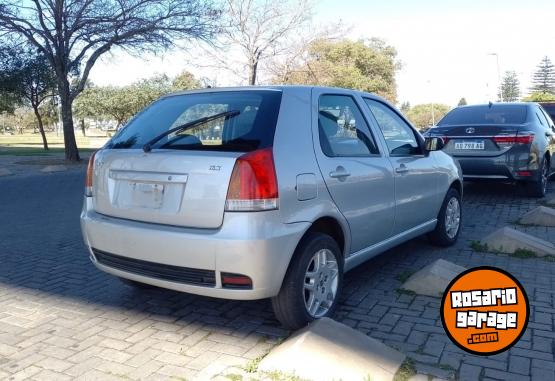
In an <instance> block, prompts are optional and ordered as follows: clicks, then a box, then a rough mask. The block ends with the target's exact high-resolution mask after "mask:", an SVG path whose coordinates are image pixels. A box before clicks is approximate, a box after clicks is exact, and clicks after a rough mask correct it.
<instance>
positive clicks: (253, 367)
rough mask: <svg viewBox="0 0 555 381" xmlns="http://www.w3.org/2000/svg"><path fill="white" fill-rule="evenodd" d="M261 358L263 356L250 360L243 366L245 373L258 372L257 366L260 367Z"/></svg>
mask: <svg viewBox="0 0 555 381" xmlns="http://www.w3.org/2000/svg"><path fill="white" fill-rule="evenodd" d="M263 358H264V356H259V357H257V358H255V359H253V360H250V361H249V362H248V363H247V365H245V368H244V369H245V371H246V372H247V373H256V371H257V370H258V365H260V361H262V359H263Z"/></svg>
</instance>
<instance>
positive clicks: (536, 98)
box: [522, 91, 555, 102]
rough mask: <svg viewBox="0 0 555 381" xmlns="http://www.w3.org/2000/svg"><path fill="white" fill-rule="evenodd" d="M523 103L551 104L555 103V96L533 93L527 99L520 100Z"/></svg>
mask: <svg viewBox="0 0 555 381" xmlns="http://www.w3.org/2000/svg"><path fill="white" fill-rule="evenodd" d="M522 101H523V102H553V101H555V94H551V93H542V92H539V91H537V92H534V93H531V94H530V95H528V96H527V97H524V98H522Z"/></svg>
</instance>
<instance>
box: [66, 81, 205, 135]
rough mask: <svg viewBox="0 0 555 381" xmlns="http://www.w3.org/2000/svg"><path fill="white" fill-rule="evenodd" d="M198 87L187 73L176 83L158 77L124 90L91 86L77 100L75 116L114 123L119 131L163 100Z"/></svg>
mask: <svg viewBox="0 0 555 381" xmlns="http://www.w3.org/2000/svg"><path fill="white" fill-rule="evenodd" d="M199 86H200V83H199V81H198V80H197V79H196V78H195V77H194V76H193V75H192V74H191V73H188V72H183V73H181V74H179V75H178V76H177V77H175V78H174V79H173V80H171V79H170V78H168V77H167V76H166V75H157V76H154V77H152V78H148V79H142V80H139V81H137V82H135V83H133V84H131V85H128V86H123V87H115V86H91V87H90V88H87V89H85V90H84V91H83V92H82V93H81V95H80V96H79V97H78V98H77V99H76V100H75V115H76V116H78V117H80V118H91V119H95V120H115V121H116V123H117V127H120V126H121V125H123V124H124V123H125V122H126V121H127V120H129V119H130V118H131V117H132V116H133V115H135V114H136V113H138V112H139V111H141V110H142V109H143V108H145V107H146V106H147V105H149V104H150V103H152V102H153V101H155V100H156V99H158V98H160V96H162V95H164V94H167V93H170V92H172V91H178V90H188V89H192V88H198V87H199Z"/></svg>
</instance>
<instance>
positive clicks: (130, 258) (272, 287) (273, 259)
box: [81, 86, 462, 328]
mask: <svg viewBox="0 0 555 381" xmlns="http://www.w3.org/2000/svg"><path fill="white" fill-rule="evenodd" d="M442 146H443V141H442V140H441V138H429V139H428V140H424V138H423V137H422V136H421V135H420V134H419V133H418V132H417V131H416V130H414V128H413V127H412V126H411V125H410V123H408V122H407V121H406V119H405V118H404V117H403V116H402V115H401V114H400V113H399V112H398V111H397V110H395V108H393V107H392V106H391V105H390V104H388V103H387V102H385V101H384V100H383V99H381V98H379V97H377V96H375V95H372V94H367V93H362V92H357V91H352V90H344V89H338V88H321V87H296V86H292V87H288V86H285V87H246V88H227V89H206V90H200V91H191V92H184V93H178V94H172V95H168V96H165V97H163V98H161V99H159V100H158V101H156V102H154V103H153V104H152V105H150V106H149V107H147V108H146V109H145V110H144V111H142V112H141V113H140V114H138V115H137V116H136V117H135V118H134V119H133V120H131V121H130V122H129V123H128V124H127V126H126V127H125V128H123V129H122V130H120V131H119V132H118V133H117V134H116V135H115V136H114V137H113V138H112V139H111V140H110V141H109V142H108V143H107V144H106V145H105V146H104V147H103V148H102V149H101V150H99V151H98V152H97V153H96V154H95V155H94V156H93V157H91V159H90V162H89V167H88V170H87V180H86V190H85V202H84V206H83V211H82V214H81V227H82V231H83V236H84V239H85V242H86V244H87V246H88V247H89V249H90V256H91V260H92V261H93V263H94V264H95V265H96V266H97V267H98V268H99V269H101V270H103V271H106V272H108V273H111V274H113V275H115V276H118V277H120V278H122V279H124V280H125V281H126V282H130V283H132V284H135V285H137V286H140V285H141V284H149V285H154V286H159V287H164V288H169V289H173V290H179V291H184V292H189V293H193V294H199V295H205V296H211V297H218V298H226V299H241V300H247V299H262V298H272V305H273V308H274V311H275V314H276V317H277V318H278V319H279V320H280V321H281V323H282V324H283V325H285V326H286V327H289V328H298V327H301V326H303V325H305V324H306V323H307V322H309V321H311V320H313V319H316V318H320V317H323V316H328V315H330V314H332V313H333V311H334V310H335V308H336V306H337V303H338V297H339V294H340V292H341V286H342V283H343V273H344V272H346V271H348V270H350V269H352V268H353V267H355V266H357V265H359V264H361V263H363V262H364V261H366V260H368V259H369V258H371V257H373V256H375V255H377V254H379V253H381V252H383V251H386V250H388V249H390V248H392V247H394V246H395V245H398V244H400V243H401V242H404V241H407V240H409V239H411V238H414V237H416V236H419V235H421V234H426V233H428V234H429V237H430V239H431V241H432V242H434V243H436V244H439V245H443V246H447V245H451V244H453V243H455V241H456V240H457V237H458V235H459V231H460V227H461V197H462V174H461V170H460V167H459V166H458V164H457V163H456V162H455V161H454V160H453V159H452V158H451V157H450V156H449V155H447V154H446V153H444V152H442V151H441V148H442Z"/></svg>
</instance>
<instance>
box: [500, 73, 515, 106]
mask: <svg viewBox="0 0 555 381" xmlns="http://www.w3.org/2000/svg"><path fill="white" fill-rule="evenodd" d="M501 95H503V96H501ZM498 97H499V100H500V101H501V102H516V101H518V99H519V98H520V81H519V80H518V76H517V75H516V72H514V71H506V72H505V75H504V76H503V81H502V82H501V85H500V86H499V93H498Z"/></svg>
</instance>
